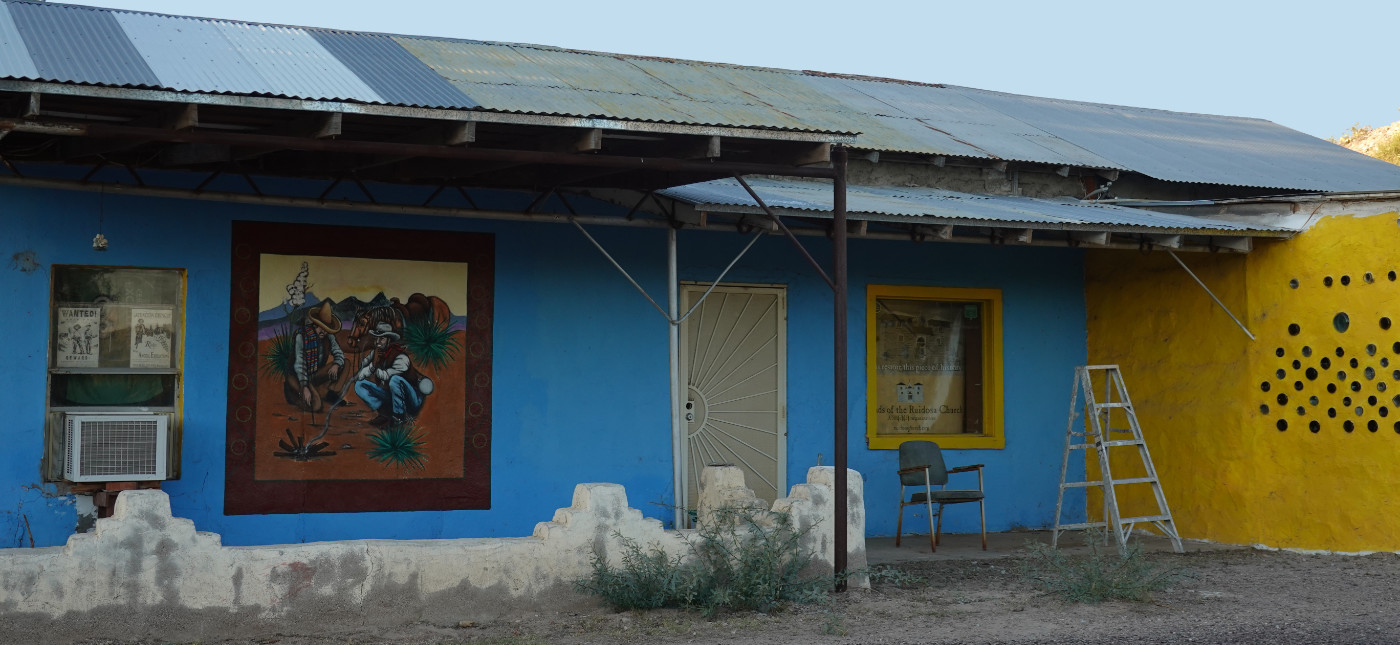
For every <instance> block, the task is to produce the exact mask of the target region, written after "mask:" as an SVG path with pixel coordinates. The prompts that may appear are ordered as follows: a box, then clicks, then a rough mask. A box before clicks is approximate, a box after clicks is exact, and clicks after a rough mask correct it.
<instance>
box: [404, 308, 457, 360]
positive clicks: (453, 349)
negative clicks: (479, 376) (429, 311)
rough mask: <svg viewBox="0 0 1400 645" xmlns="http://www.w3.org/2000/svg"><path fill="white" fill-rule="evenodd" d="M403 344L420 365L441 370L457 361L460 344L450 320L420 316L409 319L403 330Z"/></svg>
mask: <svg viewBox="0 0 1400 645" xmlns="http://www.w3.org/2000/svg"><path fill="white" fill-rule="evenodd" d="M403 344H404V346H405V347H407V348H408V353H409V354H411V355H412V356H413V358H414V359H416V360H417V361H418V362H419V363H420V364H421V365H425V366H429V367H432V368H433V370H441V369H442V368H444V367H446V366H447V365H448V364H450V363H451V362H452V361H454V360H457V352H459V351H461V349H462V343H461V341H459V340H457V334H456V332H454V331H453V330H452V320H451V319H450V318H448V319H438V318H434V317H432V316H421V317H417V318H413V319H410V320H409V321H408V322H407V323H406V324H405V325H404V328H403Z"/></svg>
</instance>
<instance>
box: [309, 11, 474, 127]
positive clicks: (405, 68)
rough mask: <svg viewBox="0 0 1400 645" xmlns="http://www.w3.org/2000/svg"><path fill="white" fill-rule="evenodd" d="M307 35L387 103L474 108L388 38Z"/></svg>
mask: <svg viewBox="0 0 1400 645" xmlns="http://www.w3.org/2000/svg"><path fill="white" fill-rule="evenodd" d="M310 33H311V36H312V37H313V38H315V39H316V41H317V42H319V43H321V46H322V47H325V48H326V51H329V52H330V53H331V55H333V56H335V57H336V58H338V59H340V62H342V63H344V64H345V66H346V67H348V68H350V70H351V71H353V72H354V73H355V74H356V75H357V76H359V77H360V78H361V79H362V80H364V82H365V83H366V84H368V85H369V86H370V87H371V88H373V89H374V91H375V92H376V93H378V94H379V96H381V97H383V98H384V101H385V102H387V103H393V104H397V105H412V106H418V107H438V108H474V107H477V102H476V101H473V100H471V99H470V98H468V97H467V96H466V95H465V94H462V93H461V92H460V91H458V90H457V88H455V87H453V86H452V84H451V83H449V82H447V79H445V78H443V77H441V76H438V75H437V74H435V73H434V72H433V70H432V69H431V68H429V67H428V66H427V65H426V64H424V63H423V61H421V60H418V59H417V58H414V56H413V54H410V53H408V50H406V49H404V48H403V45H400V44H399V43H398V42H397V41H395V40H394V39H393V38H390V37H389V36H383V35H379V34H361V33H355V32H346V31H329V30H324V29H315V30H311V31H310Z"/></svg>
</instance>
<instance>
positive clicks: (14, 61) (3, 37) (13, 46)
mask: <svg viewBox="0 0 1400 645" xmlns="http://www.w3.org/2000/svg"><path fill="white" fill-rule="evenodd" d="M0 76H8V77H11V78H27V79H34V78H38V77H39V69H38V68H37V67H35V66H34V59H33V58H30V56H29V50H28V49H27V48H25V46H24V39H23V38H21V37H20V35H19V28H18V27H16V26H15V20H14V18H13V17H12V16H10V6H9V5H7V4H0Z"/></svg>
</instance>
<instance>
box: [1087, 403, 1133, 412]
mask: <svg viewBox="0 0 1400 645" xmlns="http://www.w3.org/2000/svg"><path fill="white" fill-rule="evenodd" d="M1131 407H1133V406H1132V405H1130V404H1127V403H1124V402H1122V401H1114V402H1113V403H1095V404H1094V409H1096V410H1102V409H1104V408H1131Z"/></svg>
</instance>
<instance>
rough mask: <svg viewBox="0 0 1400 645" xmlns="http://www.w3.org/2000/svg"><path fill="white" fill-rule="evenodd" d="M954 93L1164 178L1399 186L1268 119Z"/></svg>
mask: <svg viewBox="0 0 1400 645" xmlns="http://www.w3.org/2000/svg"><path fill="white" fill-rule="evenodd" d="M949 90H950V91H955V92H958V93H961V94H963V95H965V96H968V97H970V98H971V99H973V100H975V101H977V102H978V103H981V104H983V105H985V106H987V107H988V108H990V109H993V110H996V111H997V112H1001V113H1003V114H1006V115H1009V116H1011V117H1014V118H1016V119H1020V120H1022V121H1025V122H1027V123H1031V124H1034V125H1035V126H1036V127H1038V128H1040V129H1042V130H1044V131H1045V132H1047V133H1049V134H1050V135H1053V136H1055V137H1059V138H1061V139H1063V140H1065V141H1069V142H1073V143H1075V144H1077V145H1079V146H1081V147H1083V148H1085V149H1089V150H1093V151H1095V152H1096V153H1098V154H1100V155H1102V156H1103V157H1105V158H1107V159H1110V160H1112V161H1113V162H1114V164H1116V165H1117V166H1118V167H1121V168H1129V169H1132V170H1134V171H1136V172H1140V173H1142V174H1144V175H1148V176H1150V177H1156V178H1159V179H1167V180H1170V181H1181V182H1192V183H1205V184H1228V185H1238V186H1260V187H1268V188H1292V189H1303V190H1319V191H1332V192H1336V191H1350V190H1365V187H1377V186H1385V187H1386V188H1388V189H1394V188H1400V173H1398V172H1397V169H1396V168H1395V167H1394V166H1391V165H1390V164H1386V163H1384V162H1377V161H1376V160H1375V159H1372V158H1370V157H1367V156H1365V155H1362V154H1359V153H1356V152H1352V151H1350V150H1347V149H1346V148H1343V147H1341V146H1338V145H1334V144H1331V143H1328V142H1325V141H1322V140H1321V139H1317V138H1314V137H1310V136H1308V135H1306V134H1303V133H1301V132H1297V131H1294V130H1290V129H1288V128H1285V127H1283V126H1280V125H1278V124H1276V123H1272V122H1270V121H1265V120H1263V119H1250V118H1242V117H1226V116H1208V115H1200V114H1187V113H1181V112H1168V111H1166V110H1152V109H1146V108H1133V107H1123V106H1117V105H1102V104H1096V103H1083V102H1078V101H1065V100H1059V99H1047V98H1038V97H1031V96H1018V95H1013V94H1003V93H1000V92H989V91H985V90H976V89H971V88H949Z"/></svg>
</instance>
